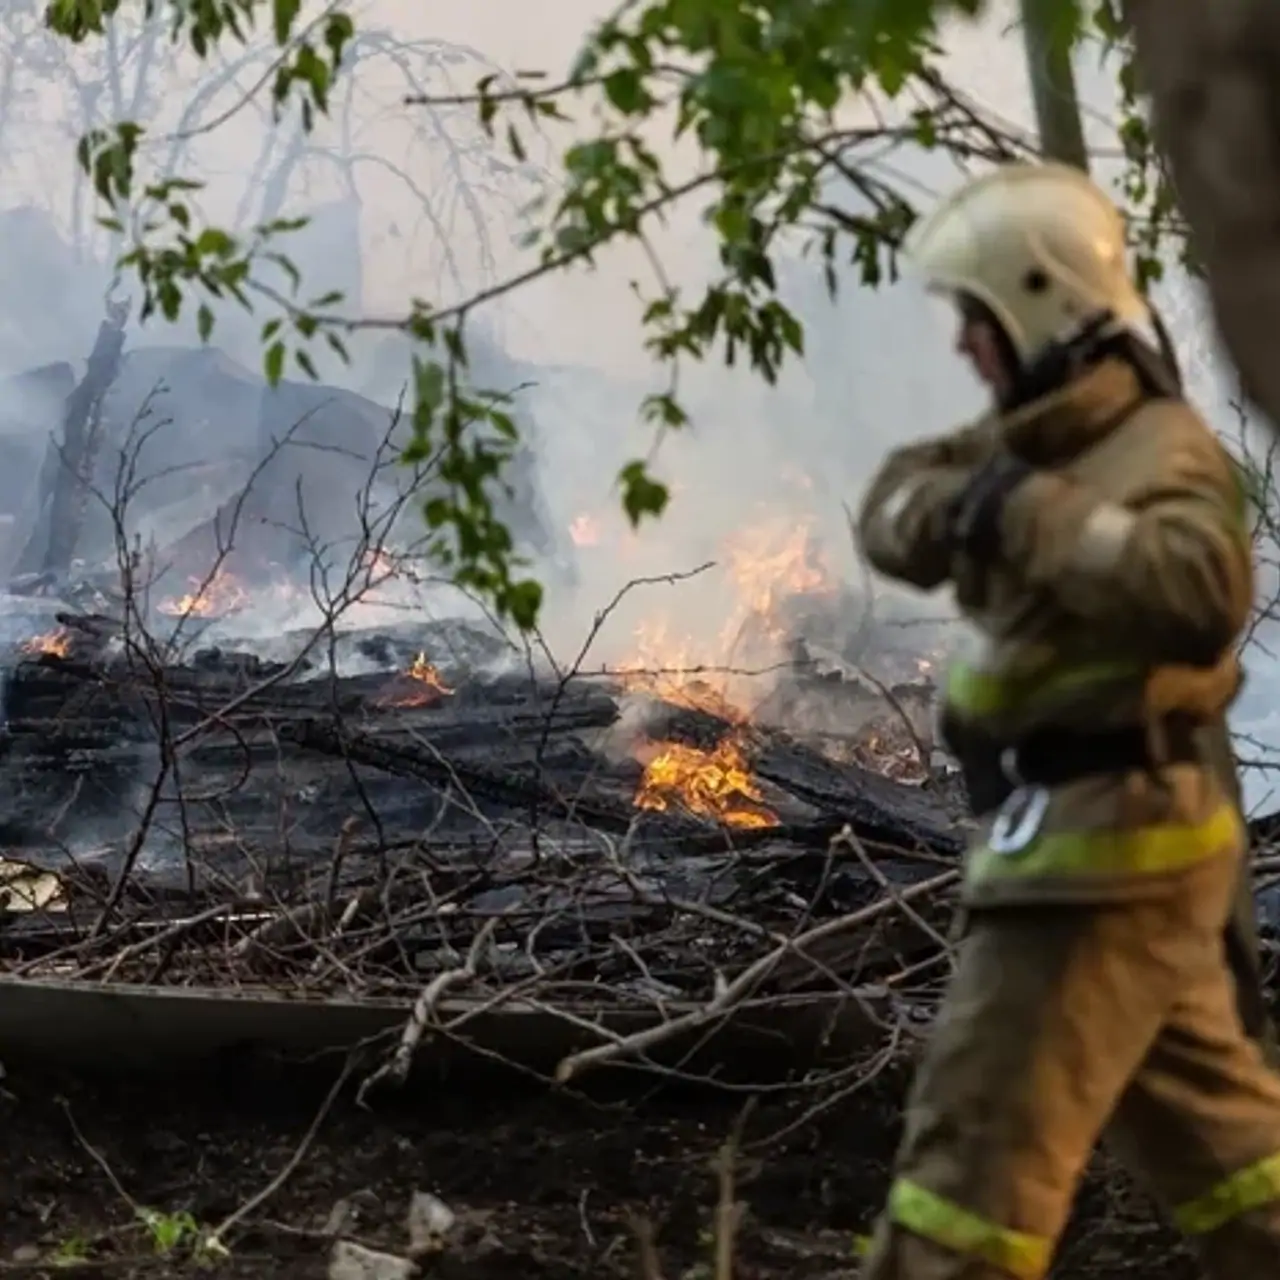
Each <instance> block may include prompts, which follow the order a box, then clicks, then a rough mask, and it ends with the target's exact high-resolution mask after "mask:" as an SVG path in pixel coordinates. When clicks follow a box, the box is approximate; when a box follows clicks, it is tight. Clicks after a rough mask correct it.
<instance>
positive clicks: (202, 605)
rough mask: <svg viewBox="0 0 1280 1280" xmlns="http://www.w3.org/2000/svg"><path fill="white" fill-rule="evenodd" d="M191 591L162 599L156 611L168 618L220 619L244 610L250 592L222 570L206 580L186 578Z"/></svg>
mask: <svg viewBox="0 0 1280 1280" xmlns="http://www.w3.org/2000/svg"><path fill="white" fill-rule="evenodd" d="M187 582H188V583H189V584H190V585H191V587H192V590H191V591H189V592H188V593H187V594H186V595H184V596H179V597H178V598H177V599H176V600H163V601H161V602H160V604H158V605H157V606H156V609H157V611H158V612H160V613H163V614H165V615H167V616H168V617H170V618H187V617H191V616H195V617H197V618H213V617H221V616H222V615H223V614H226V613H231V612H233V611H234V610H236V609H243V608H244V606H245V605H246V604H248V602H249V593H248V592H247V591H246V590H245V589H244V588H243V587H242V586H241V585H240V584H239V583H238V582H237V581H236V580H235V578H233V577H232V576H231V574H229V573H227V572H226V571H225V570H222V569H219V570H218V571H217V572H216V573H215V574H214V575H213V577H211V578H209V579H208V580H207V581H206V580H205V579H203V578H188V579H187Z"/></svg>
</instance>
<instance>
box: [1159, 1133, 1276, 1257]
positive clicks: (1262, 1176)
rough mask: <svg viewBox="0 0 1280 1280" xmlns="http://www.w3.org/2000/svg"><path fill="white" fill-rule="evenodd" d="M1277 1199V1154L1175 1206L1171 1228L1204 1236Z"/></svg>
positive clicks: (1189, 1234) (1192, 1234) (1188, 1233)
mask: <svg viewBox="0 0 1280 1280" xmlns="http://www.w3.org/2000/svg"><path fill="white" fill-rule="evenodd" d="M1276 1200H1280V1151H1278V1152H1276V1153H1275V1154H1274V1155H1270V1156H1267V1157H1266V1158H1265V1159H1263V1160H1259V1161H1258V1162H1257V1163H1256V1164H1251V1165H1248V1166H1246V1167H1245V1168H1243V1169H1240V1170H1238V1171H1237V1172H1236V1173H1233V1174H1232V1175H1231V1176H1230V1177H1228V1178H1223V1180H1222V1181H1221V1182H1219V1183H1218V1184H1217V1186H1215V1187H1211V1188H1210V1189H1209V1190H1208V1191H1206V1192H1205V1193H1204V1195H1202V1196H1197V1197H1196V1198H1195V1199H1194V1200H1188V1201H1186V1202H1185V1203H1184V1204H1180V1205H1178V1207H1177V1208H1176V1209H1174V1211H1173V1222H1174V1225H1175V1226H1176V1227H1177V1228H1178V1230H1179V1231H1181V1232H1182V1233H1183V1234H1184V1235H1188V1236H1207V1235H1209V1234H1210V1233H1211V1232H1213V1231H1217V1230H1218V1229H1219V1228H1220V1227H1224V1226H1226V1225H1227V1223H1229V1222H1231V1221H1232V1219H1234V1218H1239V1217H1240V1216H1241V1215H1242V1214H1246V1213H1249V1212H1251V1211H1252V1210H1254V1209H1260V1208H1262V1206H1263V1205H1267V1204H1271V1203H1272V1202H1273V1201H1276Z"/></svg>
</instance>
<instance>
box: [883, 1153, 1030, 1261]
mask: <svg viewBox="0 0 1280 1280" xmlns="http://www.w3.org/2000/svg"><path fill="white" fill-rule="evenodd" d="M889 1216H890V1218H891V1219H892V1220H893V1221H894V1222H896V1223H897V1224H898V1226H900V1227H905V1228H906V1229H907V1230H908V1231H913V1232H915V1234H916V1235H918V1236H923V1237H924V1238H925V1239H926V1240H932V1241H933V1242H934V1243H935V1244H940V1245H942V1246H943V1247H944V1248H947V1249H951V1250H953V1251H954V1252H956V1253H963V1254H968V1255H969V1256H970V1257H974V1258H981V1259H982V1260H983V1261H984V1262H988V1263H990V1264H991V1265H992V1266H993V1267H998V1268H999V1269H1000V1270H1001V1271H1006V1272H1008V1274H1009V1275H1011V1276H1016V1277H1017V1278H1018V1280H1040V1278H1041V1277H1042V1276H1043V1275H1045V1273H1046V1272H1047V1271H1048V1270H1049V1263H1050V1261H1051V1260H1052V1257H1053V1241H1052V1240H1049V1239H1047V1238H1046V1237H1044V1236H1033V1235H1027V1234H1026V1233H1025V1232H1022V1231H1011V1230H1010V1229H1009V1228H1008V1227H1002V1226H1000V1225H998V1224H997V1223H994V1222H988V1221H987V1220H986V1219H985V1218H980V1217H978V1215H977V1214H976V1213H971V1212H970V1211H969V1210H968V1209H962V1208H961V1207H960V1206H959V1205H958V1204H956V1203H955V1202H954V1201H951V1200H947V1199H944V1198H943V1197H942V1196H940V1195H937V1194H935V1193H934V1192H932V1191H929V1190H928V1189H927V1188H925V1187H922V1186H920V1184H919V1183H916V1182H909V1181H907V1180H906V1179H905V1178H899V1179H898V1181H897V1182H895V1183H894V1184H893V1190H892V1191H890V1192H889Z"/></svg>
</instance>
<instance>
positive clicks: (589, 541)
mask: <svg viewBox="0 0 1280 1280" xmlns="http://www.w3.org/2000/svg"><path fill="white" fill-rule="evenodd" d="M569 537H571V538H572V539H573V545H574V546H575V547H595V546H598V545H599V544H600V522H599V521H598V520H597V519H596V518H595V517H594V516H589V515H586V514H585V513H584V514H583V515H580V516H575V517H574V518H573V522H572V523H571V524H570V525H569Z"/></svg>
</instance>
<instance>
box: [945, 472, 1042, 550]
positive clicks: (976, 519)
mask: <svg viewBox="0 0 1280 1280" xmlns="http://www.w3.org/2000/svg"><path fill="white" fill-rule="evenodd" d="M1034 470H1035V468H1034V467H1031V466H1028V465H1027V463H1025V462H1023V461H1021V460H1020V459H1018V458H1014V457H1012V456H1010V455H1009V454H1000V455H999V456H997V457H995V458H992V459H991V461H990V462H988V463H986V464H985V465H983V466H982V467H981V468H979V470H978V471H977V472H976V473H975V475H974V477H973V479H972V480H970V481H969V483H968V485H966V486H965V488H964V489H962V490H961V491H960V493H959V494H958V495H957V497H956V498H955V500H954V501H953V502H952V504H951V510H950V512H949V521H948V534H949V536H950V540H951V545H952V547H953V548H954V549H955V550H957V551H963V552H964V553H965V554H966V555H969V556H971V557H972V558H973V559H974V560H976V561H978V562H979V563H981V564H991V563H993V562H994V561H996V560H998V559H999V558H1000V552H1001V548H1002V546H1003V528H1002V525H1003V521H1004V509H1005V504H1006V503H1007V502H1008V500H1009V498H1010V496H1011V495H1012V494H1013V491H1014V490H1015V489H1017V488H1018V486H1019V485H1021V484H1022V482H1023V481H1024V480H1026V479H1027V478H1028V477H1029V476H1030V475H1031V474H1032V473H1033V471H1034Z"/></svg>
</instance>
